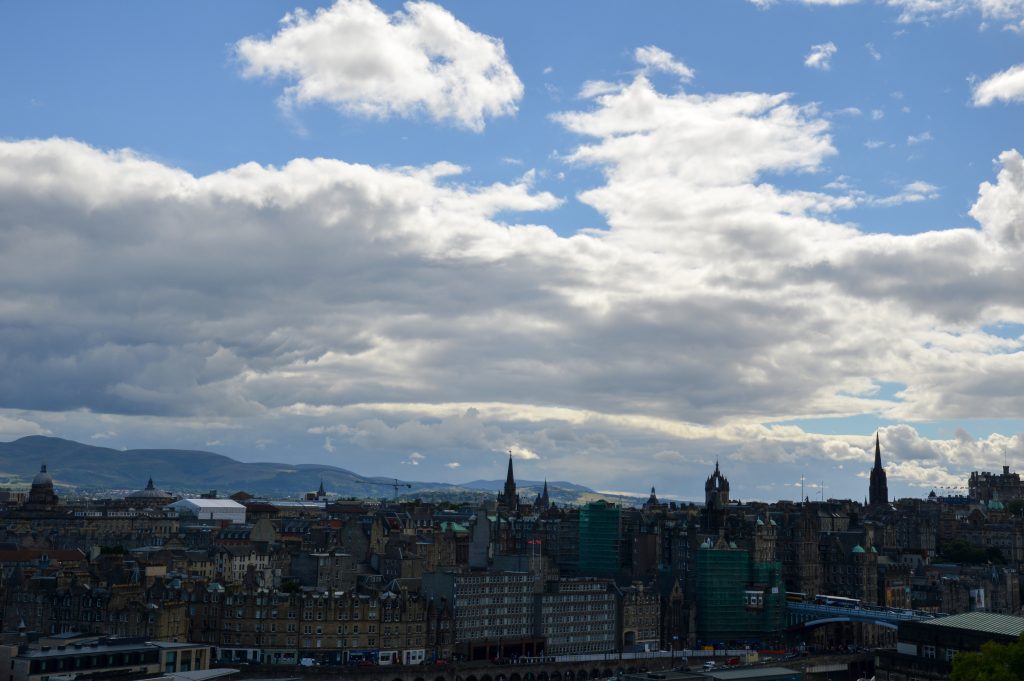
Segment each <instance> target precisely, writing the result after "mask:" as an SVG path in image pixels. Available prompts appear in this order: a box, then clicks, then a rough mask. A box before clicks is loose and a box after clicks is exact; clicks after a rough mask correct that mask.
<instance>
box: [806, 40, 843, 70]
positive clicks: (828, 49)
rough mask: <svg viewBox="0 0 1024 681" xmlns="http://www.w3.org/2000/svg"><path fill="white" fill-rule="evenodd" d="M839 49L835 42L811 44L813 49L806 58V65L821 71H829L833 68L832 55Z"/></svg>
mask: <svg viewBox="0 0 1024 681" xmlns="http://www.w3.org/2000/svg"><path fill="white" fill-rule="evenodd" d="M838 51H839V48H838V47H836V46H835V43H833V42H827V43H822V44H820V45H811V51H810V52H809V53H808V54H807V57H806V58H805V59H804V66H807V67H809V68H812V69H818V70H819V71H828V70H829V69H831V68H832V56H833V55H834V54H835V53H836V52H838Z"/></svg>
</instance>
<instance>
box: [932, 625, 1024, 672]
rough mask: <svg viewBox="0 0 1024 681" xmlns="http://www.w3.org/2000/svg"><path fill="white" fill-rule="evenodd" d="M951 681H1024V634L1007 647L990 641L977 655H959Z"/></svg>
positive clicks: (955, 659) (954, 664)
mask: <svg viewBox="0 0 1024 681" xmlns="http://www.w3.org/2000/svg"><path fill="white" fill-rule="evenodd" d="M950 679H951V681H1024V634H1021V637H1020V638H1019V639H1017V641H1016V642H1014V643H1008V644H1006V645H1003V644H1000V643H995V642H992V641H989V642H988V643H986V644H985V645H983V646H981V651H980V652H977V653H957V654H956V657H954V658H953V675H952V676H951V677H950Z"/></svg>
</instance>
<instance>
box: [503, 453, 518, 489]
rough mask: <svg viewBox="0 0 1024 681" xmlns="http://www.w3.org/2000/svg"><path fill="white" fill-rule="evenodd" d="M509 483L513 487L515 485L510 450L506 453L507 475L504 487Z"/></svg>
mask: <svg viewBox="0 0 1024 681" xmlns="http://www.w3.org/2000/svg"><path fill="white" fill-rule="evenodd" d="M509 485H511V486H512V487H513V488H514V487H515V486H516V478H515V476H514V475H513V474H512V452H511V451H509V453H508V475H506V476H505V487H508V486H509Z"/></svg>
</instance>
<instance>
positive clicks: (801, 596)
mask: <svg viewBox="0 0 1024 681" xmlns="http://www.w3.org/2000/svg"><path fill="white" fill-rule="evenodd" d="M786 600H787V601H789V602H790V603H803V602H804V601H806V600H807V594H805V593H800V592H799V591H787V592H786Z"/></svg>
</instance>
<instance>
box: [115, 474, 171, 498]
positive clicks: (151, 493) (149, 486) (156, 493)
mask: <svg viewBox="0 0 1024 681" xmlns="http://www.w3.org/2000/svg"><path fill="white" fill-rule="evenodd" d="M173 496H174V495H172V494H171V493H170V492H165V491H163V490H162V489H157V488H156V485H154V484H153V478H150V479H149V482H148V483H146V489H140V490H139V491H137V492H132V493H131V494H129V495H128V496H127V497H125V498H126V499H140V500H141V499H158V500H166V499H171V498H172V497H173Z"/></svg>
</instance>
